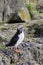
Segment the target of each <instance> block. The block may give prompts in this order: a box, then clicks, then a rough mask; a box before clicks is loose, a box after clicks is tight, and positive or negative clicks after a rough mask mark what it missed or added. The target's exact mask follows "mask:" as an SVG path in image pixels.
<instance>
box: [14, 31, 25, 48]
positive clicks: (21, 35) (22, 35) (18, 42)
mask: <svg viewBox="0 0 43 65" xmlns="http://www.w3.org/2000/svg"><path fill="white" fill-rule="evenodd" d="M18 37H19V39H18V41H17V43H16V45H15V47H17V46H18V45H19V44H21V43H22V41H23V40H24V32H22V33H21V34H20V35H18Z"/></svg>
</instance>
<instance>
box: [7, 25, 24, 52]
mask: <svg viewBox="0 0 43 65" xmlns="http://www.w3.org/2000/svg"><path fill="white" fill-rule="evenodd" d="M22 28H23V26H22V25H18V27H17V32H16V33H15V35H14V36H13V37H12V38H11V40H10V41H9V43H8V44H6V47H11V46H14V48H13V50H14V51H15V52H21V50H19V49H18V45H20V44H21V43H22V42H23V40H24V37H25V35H24V31H23V30H22Z"/></svg>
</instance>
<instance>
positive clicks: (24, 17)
mask: <svg viewBox="0 0 43 65" xmlns="http://www.w3.org/2000/svg"><path fill="white" fill-rule="evenodd" d="M18 15H19V16H20V18H21V19H22V20H23V21H25V22H29V20H31V17H30V14H29V11H28V10H27V8H26V7H22V8H21V10H20V11H19V12H18Z"/></svg>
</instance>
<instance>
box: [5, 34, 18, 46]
mask: <svg viewBox="0 0 43 65" xmlns="http://www.w3.org/2000/svg"><path fill="white" fill-rule="evenodd" d="M18 39H19V37H18V33H16V34H15V35H14V36H13V37H12V39H11V40H10V42H9V43H8V44H6V47H7V46H14V45H15V44H16V42H17V40H18Z"/></svg>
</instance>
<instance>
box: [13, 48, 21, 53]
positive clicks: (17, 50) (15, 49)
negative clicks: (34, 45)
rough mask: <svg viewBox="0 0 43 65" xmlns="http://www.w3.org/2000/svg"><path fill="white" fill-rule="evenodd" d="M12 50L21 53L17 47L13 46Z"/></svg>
mask: <svg viewBox="0 0 43 65" xmlns="http://www.w3.org/2000/svg"><path fill="white" fill-rule="evenodd" d="M13 50H14V51H15V52H17V53H22V51H21V50H19V49H17V48H14V49H13Z"/></svg>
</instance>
